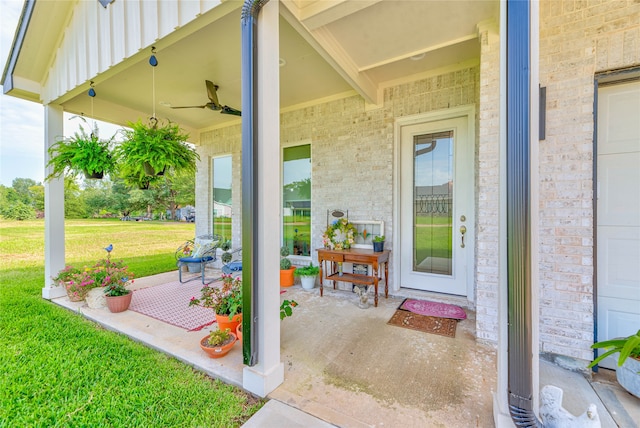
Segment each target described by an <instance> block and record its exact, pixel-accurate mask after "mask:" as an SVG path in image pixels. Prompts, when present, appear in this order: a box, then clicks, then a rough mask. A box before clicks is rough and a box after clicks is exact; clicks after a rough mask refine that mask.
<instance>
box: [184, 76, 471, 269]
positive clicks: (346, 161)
mask: <svg viewBox="0 0 640 428" xmlns="http://www.w3.org/2000/svg"><path fill="white" fill-rule="evenodd" d="M477 102H478V68H477V67H472V68H466V69H462V70H458V71H454V72H451V73H447V74H443V75H439V76H434V77H430V78H426V79H422V80H418V81H415V82H411V83H407V84H403V85H399V86H394V87H391V88H388V89H386V90H385V95H384V105H383V107H382V108H379V109H374V110H370V111H366V110H365V104H364V100H363V99H362V98H361V97H359V96H351V97H347V98H343V99H340V100H336V101H331V102H328V103H323V104H318V105H314V106H310V107H306V108H302V109H300V110H295V111H292V112H287V113H283V114H282V115H281V117H280V120H281V139H282V144H283V145H286V144H291V143H298V142H306V141H311V158H312V167H311V174H312V180H311V182H312V189H311V192H312V213H311V222H312V228H311V233H312V243H311V245H312V247H313V248H318V247H321V246H322V234H323V232H324V230H325V228H326V222H327V209H331V208H343V209H348V210H349V218H350V219H351V220H383V221H384V223H385V231H384V234H385V236H386V237H387V246H388V247H390V246H391V245H392V243H393V239H394V233H393V227H394V221H393V220H394V219H393V152H394V144H395V143H394V120H395V118H397V117H401V116H405V115H413V114H417V113H424V112H428V111H432V110H439V109H446V108H448V107H456V106H460V105H468V104H476V108H477ZM201 141H202V147H200V148H199V149H198V151H199V153H200V156H201V158H202V159H203V160H202V167H203V168H204V167H206V171H204V170H203V171H199V173H198V179H199V180H200V181H202V183H209V179H208V176H209V175H210V164H211V162H210V160H207V161H206V162H207V163H206V164H205V159H208V158H210V157H211V156H213V155H215V154H228V153H232V154H233V166H234V176H233V180H234V182H233V206H234V208H233V214H234V215H233V234H234V237H235V236H238V237H239V233H240V213H241V211H240V200H239V198H240V186H241V184H240V179H241V177H240V168H241V162H240V156H241V155H240V144H241V143H240V127H233V128H231V129H229V128H225V129H222V130H215V131H210V132H206V133H203V134H202V136H201ZM207 186H210V184H203V185H201V186H198V187H197V192H198V196H197V200H196V206H197V208H198V211H197V212H198V215H200V211H201V210H200V208H199V207H200V206H205V207H206V206H208V205H207V204H208V201H207V198H208V197H209V194H210V191H209V190H208V188H206V187H207ZM236 207H237V209H236ZM202 215H203V216H204V215H205V214H202ZM198 220H200V217H198ZM205 221H206V222H208V223H206V225H210V219H208V218H205ZM202 227H210V226H202ZM198 233H200V231H198ZM234 240H235V238H234ZM314 259H315V255H314ZM392 259H393V254H392ZM391 263H393V260H391ZM391 263H390V265H391ZM390 268H391V266H390ZM392 270H393V269H390V272H389V276H390V277H391V276H392Z"/></svg>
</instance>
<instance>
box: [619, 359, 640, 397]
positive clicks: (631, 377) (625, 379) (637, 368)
mask: <svg viewBox="0 0 640 428" xmlns="http://www.w3.org/2000/svg"><path fill="white" fill-rule="evenodd" d="M616 378H617V379H618V383H619V384H620V385H622V387H623V388H624V389H626V390H627V391H629V393H630V394H632V395H635V396H636V397H638V398H640V360H636V359H635V358H631V357H628V358H627V359H626V360H625V362H624V364H623V365H622V367H616Z"/></svg>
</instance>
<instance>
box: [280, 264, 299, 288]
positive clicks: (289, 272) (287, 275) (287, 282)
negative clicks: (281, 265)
mask: <svg viewBox="0 0 640 428" xmlns="http://www.w3.org/2000/svg"><path fill="white" fill-rule="evenodd" d="M294 270H296V267H295V266H292V267H291V268H290V269H286V270H282V269H280V287H291V286H292V285H293V271H294Z"/></svg>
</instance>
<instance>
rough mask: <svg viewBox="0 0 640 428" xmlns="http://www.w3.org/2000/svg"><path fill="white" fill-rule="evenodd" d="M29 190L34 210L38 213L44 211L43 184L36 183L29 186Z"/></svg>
mask: <svg viewBox="0 0 640 428" xmlns="http://www.w3.org/2000/svg"><path fill="white" fill-rule="evenodd" d="M29 192H31V196H32V198H33V199H32V206H33V208H35V210H36V211H39V212H40V213H43V212H44V186H43V185H42V184H36V185H35V186H31V187H29Z"/></svg>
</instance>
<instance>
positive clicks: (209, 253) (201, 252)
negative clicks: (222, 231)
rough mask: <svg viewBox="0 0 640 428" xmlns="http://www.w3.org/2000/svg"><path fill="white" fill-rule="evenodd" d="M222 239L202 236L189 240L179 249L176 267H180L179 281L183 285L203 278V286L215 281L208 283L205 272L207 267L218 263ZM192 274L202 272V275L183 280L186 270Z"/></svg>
mask: <svg viewBox="0 0 640 428" xmlns="http://www.w3.org/2000/svg"><path fill="white" fill-rule="evenodd" d="M219 245H220V237H219V236H218V235H200V236H198V237H196V239H195V240H191V239H190V240H188V241H186V242H185V243H183V244H182V245H180V246H179V247H178V249H177V250H176V253H175V257H176V265H177V266H178V280H179V281H180V283H181V284H183V283H185V282H189V281H193V280H195V279H198V278H201V279H202V284H203V285H206V284H209V283H211V282H213V281H215V279H212V280H210V281H209V282H207V280H206V278H205V271H206V267H207V265H210V264H213V263H215V262H216V261H217V254H218V247H219ZM185 267H186V268H187V269H189V270H190V271H192V272H200V273H201V274H200V275H197V276H193V277H190V278H188V279H185V280H183V279H182V271H183V270H184V268H185Z"/></svg>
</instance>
